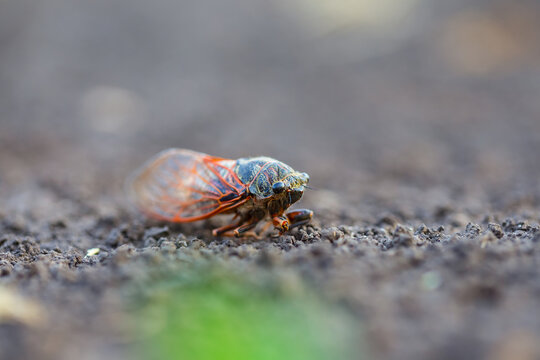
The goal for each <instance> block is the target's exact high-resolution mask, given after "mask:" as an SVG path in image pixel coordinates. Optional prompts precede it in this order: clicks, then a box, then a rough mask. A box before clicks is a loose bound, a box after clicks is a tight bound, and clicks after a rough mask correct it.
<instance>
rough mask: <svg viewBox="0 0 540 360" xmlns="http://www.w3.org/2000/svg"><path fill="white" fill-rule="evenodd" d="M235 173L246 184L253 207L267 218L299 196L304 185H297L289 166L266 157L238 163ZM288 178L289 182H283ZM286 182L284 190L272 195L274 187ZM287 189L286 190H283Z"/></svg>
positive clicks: (281, 212) (283, 209)
mask: <svg viewBox="0 0 540 360" xmlns="http://www.w3.org/2000/svg"><path fill="white" fill-rule="evenodd" d="M235 171H236V173H237V175H238V178H239V179H240V180H241V181H242V182H243V183H245V184H246V188H247V191H248V194H249V196H251V197H252V204H253V208H257V209H261V208H262V209H264V210H265V212H266V213H267V214H268V215H269V216H270V217H274V216H278V215H281V214H283V212H284V211H285V210H286V209H287V208H288V207H289V206H291V205H292V204H293V203H295V202H296V201H298V200H299V199H300V198H301V197H302V193H303V186H298V187H297V184H296V175H295V174H298V173H296V172H295V171H294V170H293V169H292V168H291V167H290V166H288V165H286V164H284V163H282V162H280V161H277V160H275V159H272V158H268V157H256V158H245V159H239V160H237V166H236V170H235ZM286 179H288V180H286ZM283 181H286V185H285V184H283V185H284V186H285V187H286V189H284V191H283V192H282V193H277V194H276V193H275V192H274V188H273V185H275V184H276V183H277V182H283ZM285 190H286V191H285Z"/></svg>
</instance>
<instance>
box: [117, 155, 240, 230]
mask: <svg viewBox="0 0 540 360" xmlns="http://www.w3.org/2000/svg"><path fill="white" fill-rule="evenodd" d="M235 165H236V161H235V160H229V159H223V158H218V157H214V156H210V155H206V154H203V153H199V152H196V151H191V150H185V149H169V150H165V151H163V152H161V153H159V154H158V155H156V156H155V157H154V158H153V159H151V160H150V161H149V162H148V163H147V164H145V165H144V166H143V167H142V168H141V169H140V170H139V171H137V172H136V173H135V174H134V175H133V177H132V178H131V180H130V181H129V182H128V191H129V193H130V196H131V198H132V199H133V201H134V202H135V203H136V204H137V206H138V207H139V209H141V211H143V212H144V213H146V214H147V215H149V216H151V217H154V218H157V219H162V220H167V221H175V222H187V221H196V220H201V219H206V218H209V217H211V216H213V215H216V214H219V213H221V212H224V211H227V210H230V209H234V208H235V207H237V206H239V205H241V204H243V203H244V202H246V201H247V192H246V187H245V185H244V184H243V183H242V182H241V181H240V180H239V179H238V176H237V175H236V174H235V172H234V166H235Z"/></svg>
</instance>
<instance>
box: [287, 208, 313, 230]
mask: <svg viewBox="0 0 540 360" xmlns="http://www.w3.org/2000/svg"><path fill="white" fill-rule="evenodd" d="M285 216H287V219H288V220H289V224H290V225H289V229H292V228H295V227H297V226H302V225H305V224H307V223H309V222H310V221H311V218H313V211H311V210H308V209H295V210H291V211H289V212H287V213H286V214H285Z"/></svg>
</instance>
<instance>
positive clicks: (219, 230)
mask: <svg viewBox="0 0 540 360" xmlns="http://www.w3.org/2000/svg"><path fill="white" fill-rule="evenodd" d="M235 217H236V216H235ZM233 220H234V219H233ZM244 222H245V219H240V220H238V221H237V222H234V223H232V224H229V225H225V226H222V227H219V228H217V229H214V230H212V235H213V236H219V235H225V234H226V233H227V232H228V231H229V230H233V229H236V228H238V227H239V226H240V225H242V224H243V223H244ZM225 236H229V235H225Z"/></svg>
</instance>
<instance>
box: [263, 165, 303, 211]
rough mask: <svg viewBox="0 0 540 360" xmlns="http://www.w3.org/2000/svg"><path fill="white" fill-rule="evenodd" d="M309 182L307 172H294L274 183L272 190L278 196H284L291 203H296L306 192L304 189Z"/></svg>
mask: <svg viewBox="0 0 540 360" xmlns="http://www.w3.org/2000/svg"><path fill="white" fill-rule="evenodd" d="M308 182H309V175H308V174H306V173H299V172H292V173H290V174H288V175H287V176H286V177H285V178H283V179H281V180H278V181H276V182H274V183H273V184H272V191H273V193H274V196H276V197H280V196H281V197H284V198H285V199H286V200H288V201H287V202H288V203H289V205H291V204H294V203H295V202H297V201H298V200H300V198H301V197H302V195H303V194H304V189H305V188H306V185H307V184H308Z"/></svg>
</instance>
